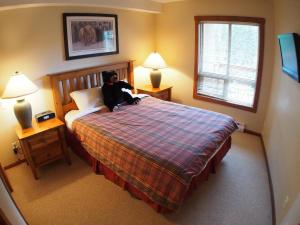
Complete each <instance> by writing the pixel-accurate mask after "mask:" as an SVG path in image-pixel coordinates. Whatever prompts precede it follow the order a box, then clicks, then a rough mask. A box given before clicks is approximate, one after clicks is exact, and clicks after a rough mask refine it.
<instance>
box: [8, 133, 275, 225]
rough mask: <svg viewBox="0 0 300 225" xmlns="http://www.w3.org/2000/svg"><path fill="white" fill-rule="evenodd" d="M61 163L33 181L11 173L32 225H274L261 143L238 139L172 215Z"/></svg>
mask: <svg viewBox="0 0 300 225" xmlns="http://www.w3.org/2000/svg"><path fill="white" fill-rule="evenodd" d="M72 162H73V164H72V165H71V166H68V165H67V164H66V163H65V162H64V161H58V162H56V163H53V164H51V165H48V166H45V167H43V168H41V170H40V175H41V177H40V179H39V180H37V181H36V180H34V179H33V176H32V174H31V171H30V169H29V167H28V166H27V165H26V164H22V165H20V166H17V167H15V168H12V169H10V170H8V171H7V174H8V176H9V179H10V181H11V183H12V185H13V188H14V190H15V191H14V193H13V196H14V198H15V200H16V202H17V204H18V205H19V207H20V209H21V211H22V212H23V214H24V216H25V218H26V219H27V221H28V222H29V224H30V225H47V224H53V225H64V224H65V225H67V224H72V225H77V224H82V225H97V224H102V225H120V224H130V225H133V224H137V225H144V224H153V225H154V224H157V225H159V224H186V225H188V224H191V225H271V224H272V223H271V204H270V202H271V201H270V193H269V188H268V178H267V172H266V165H265V161H264V158H263V152H262V147H261V144H260V140H259V138H258V137H256V136H252V135H248V134H240V133H236V134H234V136H233V145H232V148H231V150H230V151H229V153H228V154H227V156H226V157H225V159H224V160H223V162H222V163H221V165H220V167H219V168H218V170H217V173H216V174H215V175H213V174H212V175H211V176H210V178H209V180H208V181H207V182H204V183H203V184H202V185H201V186H200V187H199V189H197V190H196V191H195V192H194V193H193V194H192V195H191V196H190V197H189V198H188V199H187V200H186V201H185V202H184V204H183V206H182V207H181V209H180V210H178V211H177V212H175V213H171V214H168V215H161V214H158V213H156V212H155V211H154V210H153V209H152V208H150V207H149V206H148V205H147V204H145V203H144V202H142V201H140V200H137V199H135V198H132V197H131V196H130V194H128V192H126V191H123V190H122V189H121V188H119V187H118V186H116V185H114V184H113V183H111V182H110V181H108V180H106V179H105V178H103V176H101V175H95V174H94V173H93V172H92V171H91V169H90V168H89V167H88V166H87V165H86V164H85V163H84V162H83V161H81V160H80V159H79V158H77V156H75V155H72Z"/></svg>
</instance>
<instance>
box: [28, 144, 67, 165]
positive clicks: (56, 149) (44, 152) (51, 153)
mask: <svg viewBox="0 0 300 225" xmlns="http://www.w3.org/2000/svg"><path fill="white" fill-rule="evenodd" d="M62 154H63V153H62V150H61V146H60V142H54V143H52V144H49V145H47V146H45V147H44V148H40V149H39V150H36V151H32V153H31V156H32V159H33V161H34V164H35V165H37V166H40V165H42V164H44V163H47V162H48V161H51V160H53V159H56V158H58V157H60V156H62Z"/></svg>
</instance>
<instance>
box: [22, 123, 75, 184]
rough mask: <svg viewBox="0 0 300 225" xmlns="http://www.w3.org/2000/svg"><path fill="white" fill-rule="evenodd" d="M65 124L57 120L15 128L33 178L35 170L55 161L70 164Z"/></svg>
mask: <svg viewBox="0 0 300 225" xmlns="http://www.w3.org/2000/svg"><path fill="white" fill-rule="evenodd" d="M64 129H65V124H64V122H62V121H60V120H59V119H57V118H54V119H50V120H46V121H44V122H41V123H37V122H35V121H33V123H32V127H31V128H27V129H22V128H21V127H17V128H16V133H17V136H18V139H19V142H20V145H21V148H22V151H23V153H24V156H25V158H26V161H27V163H28V164H29V166H30V168H31V171H32V173H33V176H34V178H35V179H38V173H37V168H38V167H40V166H43V165H46V164H48V163H51V162H53V161H55V160H57V159H60V158H65V160H66V161H67V162H68V163H69V164H71V160H70V156H69V153H68V150H67V145H66V140H65V133H64Z"/></svg>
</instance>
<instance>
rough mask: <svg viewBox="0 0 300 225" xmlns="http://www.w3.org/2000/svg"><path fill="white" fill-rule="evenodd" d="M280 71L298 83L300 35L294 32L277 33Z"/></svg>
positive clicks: (299, 72)
mask: <svg viewBox="0 0 300 225" xmlns="http://www.w3.org/2000/svg"><path fill="white" fill-rule="evenodd" d="M278 39H279V46H280V52H281V62H282V71H283V72H284V73H286V74H288V75H289V76H290V77H292V78H293V79H295V80H297V81H298V82H299V83H300V36H299V35H298V34H296V33H289V34H280V35H278Z"/></svg>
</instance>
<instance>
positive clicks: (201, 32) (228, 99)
mask: <svg viewBox="0 0 300 225" xmlns="http://www.w3.org/2000/svg"><path fill="white" fill-rule="evenodd" d="M264 22H265V20H264V19H261V18H251V17H221V16H203V17H201V16H196V17H195V23H196V24H195V25H196V26H195V28H196V39H195V41H196V43H195V46H196V49H195V84H194V98H197V99H202V100H206V101H212V102H217V103H221V104H224V105H229V106H233V107H237V108H240V109H245V110H249V111H252V112H256V110H257V104H258V96H259V90H260V82H261V74H262V59H263V44H264Z"/></svg>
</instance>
